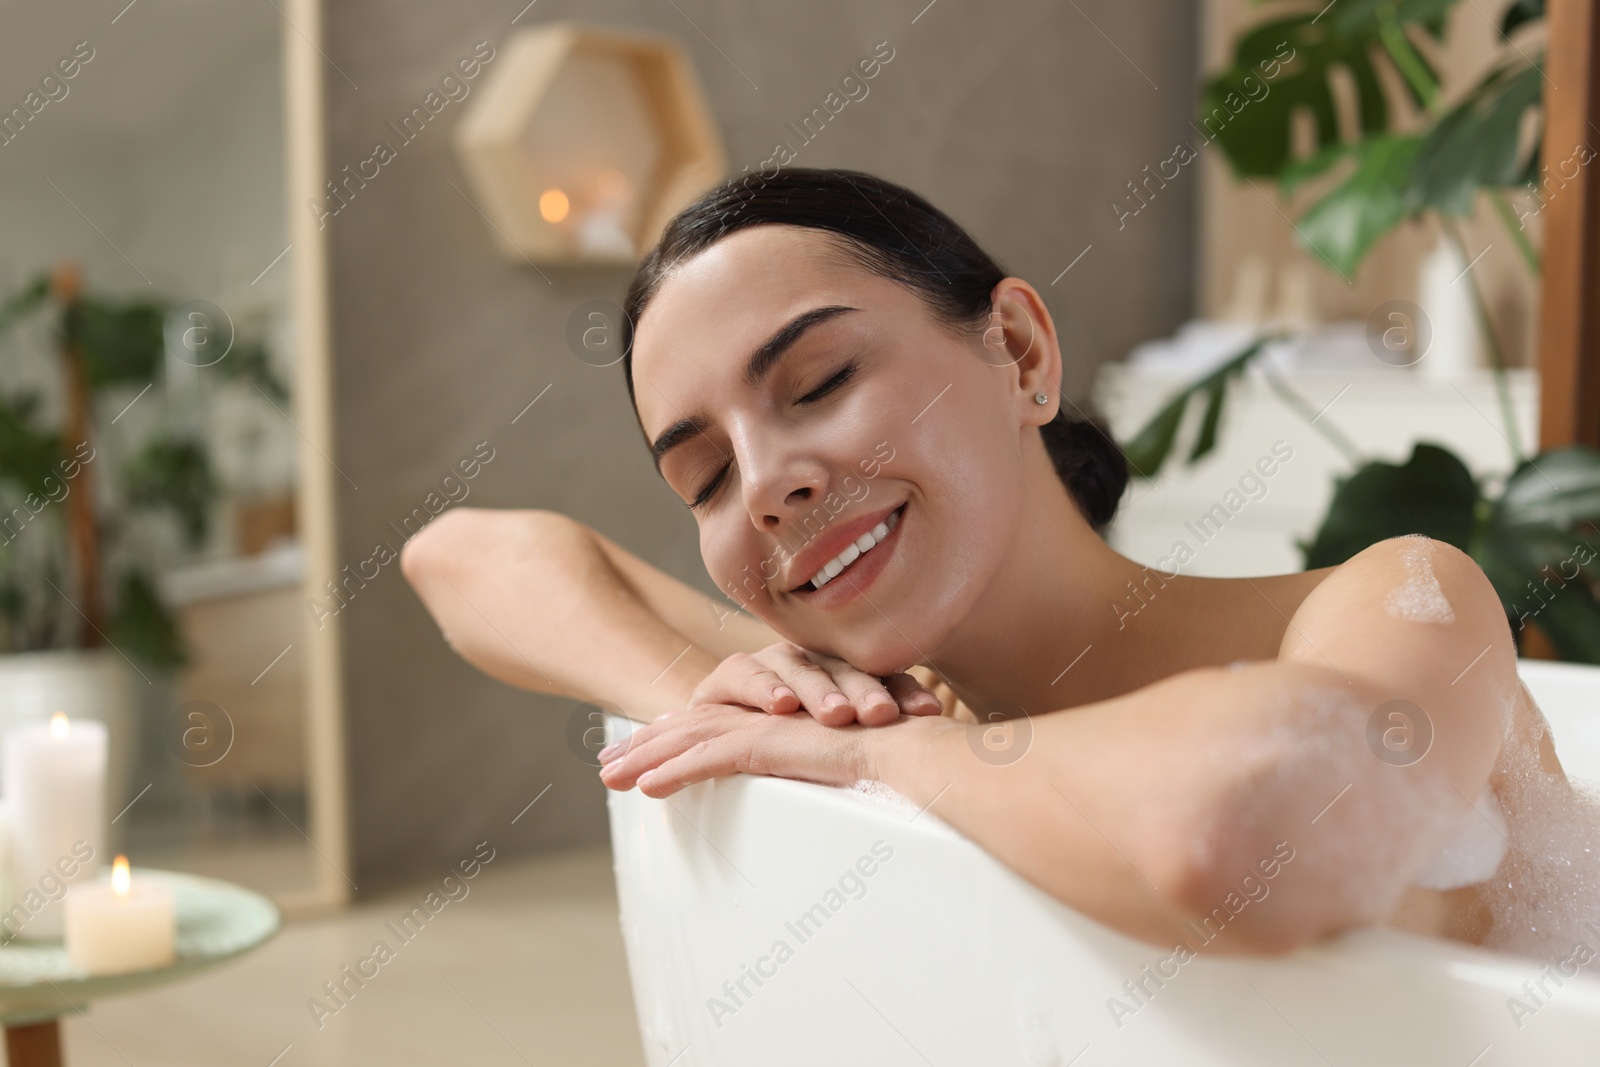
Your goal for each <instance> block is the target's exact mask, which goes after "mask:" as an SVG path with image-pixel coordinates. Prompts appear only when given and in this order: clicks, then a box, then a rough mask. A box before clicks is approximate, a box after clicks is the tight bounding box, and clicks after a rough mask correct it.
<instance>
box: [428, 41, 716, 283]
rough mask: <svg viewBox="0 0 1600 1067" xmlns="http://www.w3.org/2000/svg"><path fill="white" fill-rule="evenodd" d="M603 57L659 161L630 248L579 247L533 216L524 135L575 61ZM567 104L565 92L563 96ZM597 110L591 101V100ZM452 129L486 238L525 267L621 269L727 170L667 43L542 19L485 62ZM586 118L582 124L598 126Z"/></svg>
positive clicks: (684, 60)
mask: <svg viewBox="0 0 1600 1067" xmlns="http://www.w3.org/2000/svg"><path fill="white" fill-rule="evenodd" d="M580 56H582V57H603V58H604V59H607V60H612V61H620V63H621V64H623V65H624V66H625V67H626V68H631V72H632V75H633V79H634V81H635V84H636V87H637V88H636V90H635V91H636V92H637V94H638V99H639V102H640V103H641V104H642V105H643V108H644V110H645V111H646V112H648V115H649V124H650V125H651V126H652V127H653V128H654V130H655V133H656V135H657V137H658V138H659V144H660V158H659V159H658V160H657V161H656V163H655V166H654V168H653V170H652V171H651V172H650V173H649V175H648V176H647V177H646V178H644V179H643V181H644V184H643V187H642V188H641V189H640V190H639V193H638V200H639V203H638V214H639V221H638V224H637V227H636V228H635V229H634V231H633V232H632V233H630V234H629V237H630V238H631V240H632V248H631V250H628V251H626V252H623V251H622V250H617V251H615V252H611V253H605V252H595V251H584V250H582V249H580V248H579V247H577V246H576V245H575V244H574V243H573V241H572V239H571V238H570V236H569V235H568V233H567V232H565V231H564V230H563V229H562V228H561V227H559V226H557V225H555V224H552V223H550V222H547V221H546V220H545V219H544V218H543V217H542V215H541V212H540V210H539V202H538V190H537V189H536V188H534V185H533V182H532V179H531V170H530V164H531V163H532V162H533V160H532V159H531V157H530V153H529V150H528V147H527V145H526V144H525V141H524V138H525V135H526V133H527V130H528V128H529V124H530V122H531V121H533V119H534V115H535V113H536V112H538V111H540V110H541V108H542V107H544V105H545V102H546V101H548V100H552V99H555V98H558V97H561V96H563V95H564V94H563V93H562V92H561V91H560V90H561V82H562V81H563V80H564V79H568V80H570V77H571V76H570V75H569V74H568V73H567V70H569V69H570V67H569V66H568V65H569V63H570V62H571V61H572V60H573V59H574V58H575V57H580ZM566 95H567V96H568V99H569V100H570V93H569V94H566ZM596 106H599V105H596ZM466 108H467V110H466V113H465V114H464V115H463V116H462V118H461V121H460V123H459V124H458V125H457V126H456V130H455V143H456V151H457V153H458V155H459V156H460V159H461V165H462V169H463V170H465V171H466V174H467V178H468V180H469V181H470V182H471V184H472V189H473V193H474V195H475V197H476V199H477V202H478V204H479V205H481V207H482V210H483V213H484V215H485V216H486V218H487V219H488V221H489V229H490V231H491V236H492V237H493V238H494V240H495V244H496V246H497V247H498V248H499V249H500V251H501V253H502V254H504V255H505V256H506V257H507V258H509V259H513V260H519V261H526V262H528V263H612V264H615V265H621V266H631V265H633V264H634V263H636V262H637V261H638V260H639V259H640V258H641V257H642V256H643V255H644V253H645V252H647V251H648V250H649V249H650V248H651V247H652V246H653V245H654V244H655V243H656V241H657V239H658V238H659V237H660V236H661V231H662V229H663V228H664V227H665V226H666V224H667V222H668V221H669V220H670V219H671V218H672V216H674V215H676V214H677V213H678V212H679V211H680V210H682V209H683V208H684V207H685V206H687V205H688V204H689V202H690V201H692V200H693V199H694V198H695V197H696V196H698V195H699V194H700V193H702V192H704V191H705V190H707V189H709V188H710V187H711V186H713V185H715V184H716V183H717V182H718V181H720V180H721V179H722V178H723V177H724V175H725V174H726V173H727V166H728V164H727V155H726V153H725V152H724V150H723V146H722V139H721V137H720V136H719V135H718V133H717V127H716V123H715V122H714V121H713V119H712V116H711V110H710V107H709V105H708V104H707V103H706V99H705V94H704V93H703V92H702V90H701V88H700V83H699V80H698V78H697V77H696V75H695V72H694V66H693V64H692V63H691V62H690V60H689V54H688V52H687V51H686V50H685V49H684V47H683V46H682V45H681V44H679V43H678V42H677V41H676V40H675V39H673V38H671V37H669V36H666V35H663V34H657V33H645V32H640V31H636V30H620V29H612V28H600V27H593V26H585V25H579V24H576V23H571V22H552V23H546V24H543V25H539V26H529V27H525V28H522V29H519V30H517V31H515V32H514V33H512V34H510V35H508V36H507V37H506V39H505V40H504V41H502V42H500V56H499V57H498V58H497V59H496V60H495V61H494V64H493V65H492V66H491V67H490V68H489V71H488V73H487V74H486V75H485V77H484V81H483V84H482V85H480V86H479V88H478V90H477V93H476V95H475V96H474V97H473V99H472V101H471V102H470V103H468V104H467V105H466ZM606 119H607V116H606V115H604V114H596V115H595V116H594V118H593V119H592V120H591V121H590V122H589V123H586V124H585V125H586V126H588V127H591V128H600V127H604V126H606Z"/></svg>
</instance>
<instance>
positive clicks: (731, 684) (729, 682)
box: [689, 655, 800, 715]
mask: <svg viewBox="0 0 1600 1067" xmlns="http://www.w3.org/2000/svg"><path fill="white" fill-rule="evenodd" d="M696 704H747V705H749V706H750V707H752V708H760V709H761V710H762V711H766V712H770V713H772V714H774V715H783V714H786V713H788V712H791V711H797V710H799V708H800V697H799V695H798V694H797V693H795V691H794V690H793V689H791V688H789V686H788V685H786V684H785V683H784V681H783V679H782V678H780V677H778V675H777V673H776V672H775V671H773V670H772V669H770V668H769V667H767V666H765V665H763V664H762V662H761V661H760V660H759V659H757V658H756V657H754V656H750V655H736V656H730V657H729V658H728V659H727V660H724V661H723V663H722V665H721V666H719V667H718V668H717V669H716V670H715V671H713V672H712V673H711V674H710V675H708V676H707V677H706V678H705V679H704V680H702V681H701V682H700V684H699V685H698V686H696V687H695V690H694V692H693V693H691V694H690V696H689V706H690V707H694V706H695V705H696Z"/></svg>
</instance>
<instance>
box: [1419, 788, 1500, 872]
mask: <svg viewBox="0 0 1600 1067" xmlns="http://www.w3.org/2000/svg"><path fill="white" fill-rule="evenodd" d="M1472 807H1473V810H1471V811H1468V812H1467V813H1466V815H1465V816H1464V817H1463V818H1462V820H1461V821H1460V823H1458V824H1457V825H1458V829H1457V831H1456V833H1455V835H1454V836H1453V837H1452V838H1451V839H1450V841H1449V842H1448V843H1447V844H1446V845H1445V846H1444V848H1443V849H1441V850H1440V851H1439V853H1438V854H1437V855H1435V856H1434V857H1433V860H1432V862H1430V863H1429V864H1428V866H1427V867H1426V868H1424V869H1423V871H1422V873H1420V874H1419V875H1417V877H1416V884H1417V885H1420V886H1422V887H1423V888H1424V889H1458V888H1460V887H1461V886H1468V885H1476V884H1478V883H1479V882H1482V881H1485V880H1486V879H1489V878H1493V877H1494V874H1495V872H1496V871H1498V870H1499V869H1500V863H1501V861H1502V860H1504V859H1505V855H1506V851H1507V848H1508V841H1509V834H1508V827H1507V824H1506V815H1505V811H1504V809H1502V808H1501V807H1500V800H1499V798H1498V797H1496V796H1495V794H1494V790H1493V789H1491V788H1490V787H1489V786H1488V785H1485V786H1484V787H1483V792H1482V793H1480V794H1479V795H1478V799H1477V800H1476V801H1474V802H1473V805H1472Z"/></svg>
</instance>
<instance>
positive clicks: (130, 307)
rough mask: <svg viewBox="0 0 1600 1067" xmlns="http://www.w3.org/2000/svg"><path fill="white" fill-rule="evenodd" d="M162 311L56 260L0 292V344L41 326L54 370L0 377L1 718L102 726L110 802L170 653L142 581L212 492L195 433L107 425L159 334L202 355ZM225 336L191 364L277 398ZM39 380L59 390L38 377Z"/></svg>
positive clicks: (161, 367)
mask: <svg viewBox="0 0 1600 1067" xmlns="http://www.w3.org/2000/svg"><path fill="white" fill-rule="evenodd" d="M179 310H180V311H181V310H183V309H179ZM219 310H220V309H219ZM172 313H173V308H172V306H171V305H170V303H169V302H167V301H163V300H133V301H118V300H112V299H106V298H101V297H98V296H95V295H91V294H89V293H87V292H86V291H85V290H84V286H83V282H82V277H81V274H80V272H79V270H78V269H77V268H76V266H74V265H73V264H70V263H67V264H62V265H61V266H59V267H57V268H56V269H55V270H53V271H51V272H49V273H45V274H40V275H38V276H36V277H35V278H34V279H33V280H32V281H31V282H29V283H28V284H27V285H25V286H24V287H23V288H22V290H21V291H20V292H17V293H15V294H13V295H11V296H10V297H8V298H5V299H3V300H0V338H4V337H5V336H6V335H7V334H8V333H12V332H14V331H15V330H16V329H17V328H18V327H22V326H25V325H27V324H29V323H33V324H36V325H45V326H47V327H48V335H49V342H48V343H49V348H50V349H52V350H53V351H52V352H51V355H52V356H53V366H48V365H47V366H44V367H38V366H33V367H28V366H26V365H25V364H26V362H27V361H21V362H22V363H23V364H24V366H22V367H21V368H20V372H19V369H18V368H17V366H16V365H15V364H14V365H13V368H12V373H11V374H8V375H0V709H3V710H0V727H4V726H9V725H11V724H15V723H18V722H22V721H30V720H36V719H42V718H46V717H48V716H49V715H50V714H51V713H52V712H54V711H57V710H62V711H65V712H66V713H67V715H68V717H69V718H78V717H81V718H91V719H98V720H102V721H105V722H106V723H107V727H108V729H109V731H110V733H111V745H112V767H111V769H110V771H109V774H110V780H109V781H108V783H107V787H108V794H109V796H110V797H111V798H112V799H113V800H114V799H115V798H117V797H119V796H122V795H123V792H124V790H123V786H124V784H125V778H126V774H127V772H128V767H129V762H130V760H131V757H132V755H133V752H134V749H135V745H134V738H135V736H136V732H135V731H134V729H133V726H134V722H133V707H134V703H133V690H132V686H133V685H148V684H154V682H155V680H156V679H157V678H159V677H160V676H161V675H162V674H163V673H165V672H169V671H171V670H172V669H174V668H176V667H178V666H180V665H182V664H183V662H184V647H183V641H182V637H181V634H180V633H179V630H178V627H177V625H176V623H175V621H174V619H173V616H172V615H171V613H170V612H169V611H168V610H167V609H166V607H165V606H164V605H163V604H162V601H161V597H160V595H159V594H158V591H157V589H158V587H157V583H156V580H155V575H156V571H157V568H158V567H159V566H160V565H162V564H163V563H165V562H168V561H169V559H170V557H171V555H172V552H171V550H170V549H168V548H165V547H164V546H165V544H166V543H168V542H173V541H175V542H176V543H177V545H178V546H179V549H178V550H179V551H180V552H182V551H189V552H192V551H193V550H194V549H196V548H197V547H198V546H200V545H201V543H202V542H203V541H204V539H205V537H206V533H207V530H208V528H209V523H210V515H211V506H212V504H213V502H214V501H215V499H216V497H217V494H218V492H219V486H218V482H217V478H216V476H215V475H214V473H213V469H212V464H211V461H210V455H209V450H208V445H207V442H206V440H205V437H204V435H203V433H201V432H200V430H199V428H197V427H194V426H189V427H184V426H182V425H161V424H157V425H156V426H154V427H153V428H151V427H149V426H146V428H145V429H144V431H143V432H129V427H132V426H134V425H135V423H137V422H138V421H139V420H134V419H130V420H129V421H128V423H126V424H125V425H124V426H121V427H118V426H116V424H117V423H118V422H119V421H121V420H122V419H123V418H124V416H126V415H127V414H128V412H129V411H130V410H131V409H132V407H133V405H134V404H135V403H137V402H138V401H139V399H140V398H141V397H144V395H145V392H147V391H149V390H150V389H153V388H155V387H157V386H159V385H162V384H163V383H164V375H165V365H166V362H167V359H166V357H167V354H168V352H169V351H170V350H171V349H172V345H171V344H169V343H168V342H169V340H174V338H175V339H176V343H177V344H178V345H180V346H183V345H186V346H188V347H187V348H186V349H185V350H184V353H180V356H183V355H188V356H189V357H190V358H186V359H185V361H186V362H191V363H193V364H194V365H196V366H202V365H205V363H206V361H205V360H194V359H193V358H192V354H193V353H194V352H195V351H203V348H202V349H196V348H195V345H196V344H197V343H198V344H199V345H201V346H203V345H204V344H206V343H207V341H208V340H209V339H208V338H206V337H205V335H204V334H203V333H195V332H193V331H194V330H197V329H200V327H199V326H197V325H196V324H195V323H193V322H189V321H187V320H177V321H174V320H173V315H172ZM207 325H208V326H211V325H215V324H209V323H208V324H207ZM169 331H175V333H174V337H173V338H169V336H168V334H169ZM185 331H189V332H185ZM229 332H230V336H229V337H228V338H227V339H226V341H227V344H228V346H229V348H230V349H231V351H227V350H224V351H225V354H226V355H227V357H228V358H226V359H219V360H218V361H217V362H215V363H214V364H211V365H210V366H208V367H207V368H206V372H207V373H214V374H216V375H217V376H218V377H219V378H232V379H236V380H237V381H238V382H239V383H240V384H241V385H242V384H248V385H249V386H250V387H251V388H253V389H255V390H257V391H259V392H261V393H262V395H263V396H265V397H268V398H271V399H273V400H274V401H275V402H281V401H283V400H285V399H286V390H285V389H284V387H283V385H282V384H281V383H280V382H279V381H278V379H277V378H276V377H275V376H274V375H273V374H272V373H271V371H270V369H269V368H268V364H267V359H266V350H265V348H264V346H262V345H261V344H259V343H244V342H242V341H235V340H234V339H233V338H232V337H231V330H230V331H229ZM221 340H222V339H221V338H218V339H217V341H218V342H220V341H221ZM15 347H16V348H17V349H18V350H19V351H25V350H26V349H27V347H28V346H23V345H18V346H15ZM34 362H37V361H34ZM28 372H32V373H31V377H32V380H33V382H34V384H33V385H29V384H27V381H28V378H29V373H28ZM50 377H54V378H55V380H56V383H57V385H58V388H55V389H46V388H42V387H41V386H40V385H39V384H38V383H39V381H40V379H41V378H44V379H48V378H50ZM7 378H10V379H12V380H9V381H8V380H6V379H7ZM52 394H53V396H52ZM159 396H160V394H158V398H159ZM47 399H53V400H54V401H55V402H54V403H48V404H47ZM148 402H149V403H152V404H153V403H158V402H159V399H158V400H156V401H148ZM146 422H148V420H146ZM163 524H165V525H166V527H167V532H168V533H169V536H167V537H165V538H163V537H162V536H160V535H161V533H162V531H161V530H160V529H156V528H157V527H160V526H162V525H163Z"/></svg>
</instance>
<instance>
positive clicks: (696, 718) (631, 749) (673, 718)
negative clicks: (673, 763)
mask: <svg viewBox="0 0 1600 1067" xmlns="http://www.w3.org/2000/svg"><path fill="white" fill-rule="evenodd" d="M718 706H721V705H708V706H706V707H704V708H694V709H690V710H687V711H679V712H673V713H672V714H671V715H664V716H660V717H658V718H657V719H656V720H655V721H654V722H651V723H649V724H647V725H645V726H641V727H639V728H637V729H635V730H634V732H633V733H632V734H631V735H630V736H629V737H627V738H624V739H623V740H622V741H621V742H620V743H618V744H616V745H610V746H607V747H606V748H604V749H601V750H600V764H601V768H600V776H601V778H602V780H605V779H607V777H608V775H612V774H622V775H624V776H627V777H628V778H629V780H630V781H631V780H632V777H633V776H636V775H638V774H639V773H640V772H641V771H642V770H644V769H645V768H647V767H649V766H653V764H652V763H651V762H650V761H651V759H652V758H664V757H660V756H659V754H660V753H661V752H663V751H664V748H663V745H662V741H663V739H664V738H669V737H673V736H682V735H683V734H684V732H685V731H687V732H688V734H689V735H692V736H693V737H694V738H699V737H701V736H705V733H706V729H707V727H706V725H705V723H706V720H707V718H708V716H707V714H706V712H708V711H709V710H710V708H711V707H718ZM745 713H746V714H757V712H755V711H754V710H753V709H745ZM690 743H693V742H692V741H691V742H690ZM619 765H620V769H619Z"/></svg>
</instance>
